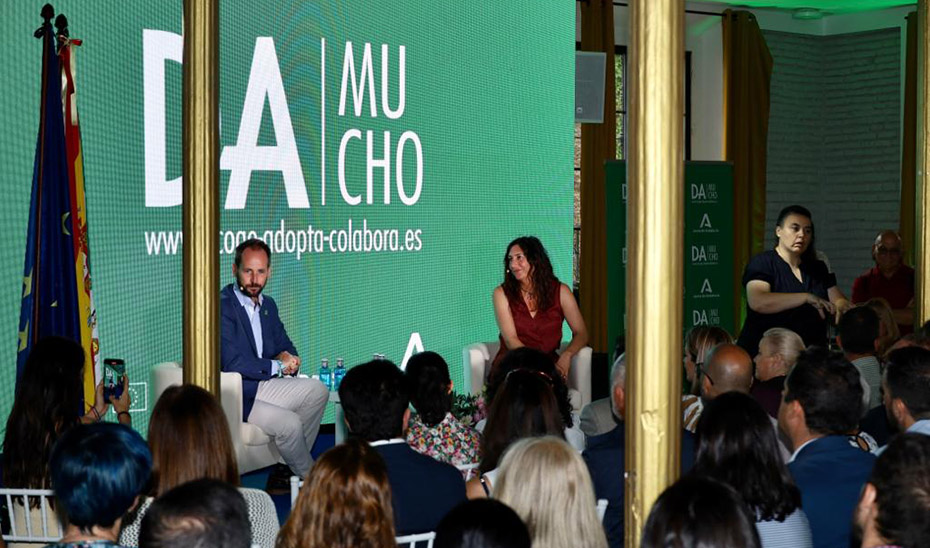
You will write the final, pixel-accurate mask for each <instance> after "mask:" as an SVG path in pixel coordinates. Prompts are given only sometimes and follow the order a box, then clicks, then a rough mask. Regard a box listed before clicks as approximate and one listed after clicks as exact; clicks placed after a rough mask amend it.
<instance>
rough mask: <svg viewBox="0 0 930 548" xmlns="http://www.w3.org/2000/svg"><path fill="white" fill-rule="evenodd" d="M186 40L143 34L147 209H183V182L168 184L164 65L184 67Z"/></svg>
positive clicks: (153, 32)
mask: <svg viewBox="0 0 930 548" xmlns="http://www.w3.org/2000/svg"><path fill="white" fill-rule="evenodd" d="M183 55H184V39H183V38H181V35H180V34H175V33H173V32H165V31H162V30H150V29H143V30H142V97H143V101H142V102H143V104H144V118H143V120H144V123H145V138H144V140H145V207H172V206H177V205H181V200H182V190H181V178H180V177H177V178H175V179H172V180H170V181H168V180H167V179H166V177H167V173H166V171H167V169H168V165H167V160H166V159H165V155H166V153H167V147H166V146H165V65H166V64H167V62H168V61H174V62H176V63H179V64H180V63H181V60H182V58H183Z"/></svg>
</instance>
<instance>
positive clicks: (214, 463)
mask: <svg viewBox="0 0 930 548" xmlns="http://www.w3.org/2000/svg"><path fill="white" fill-rule="evenodd" d="M149 446H150V447H151V448H152V457H153V464H154V465H153V469H152V484H151V490H150V492H149V493H148V494H149V498H147V499H146V500H145V501H144V502H143V503H142V505H141V506H140V508H139V512H138V516H137V517H136V519H135V520H133V521H132V522H130V523H128V524H127V525H126V527H125V528H124V529H123V532H122V533H121V534H120V542H121V543H122V544H123V545H125V546H136V545H137V544H138V537H139V527H140V525H141V523H142V518H143V516H144V515H145V514H146V512H147V511H148V509H149V506H150V505H151V504H152V497H155V498H157V497H160V496H162V495H163V494H164V493H166V492H168V491H169V490H171V489H173V488H175V487H177V486H178V485H181V484H183V483H187V482H190V481H193V480H198V479H202V478H208V479H215V480H219V481H225V482H227V483H229V484H230V485H233V486H239V468H238V466H237V464H236V453H235V450H234V449H233V445H232V438H231V437H230V434H229V423H228V422H227V420H226V415H225V414H223V408H222V407H220V404H219V403H218V402H217V401H216V398H214V397H213V395H211V394H210V393H209V392H207V391H206V390H204V389H203V388H200V387H197V386H194V385H191V384H185V385H181V386H172V387H169V388H168V389H167V390H165V391H164V392H163V393H162V395H161V397H160V398H158V402H157V403H156V404H155V408H154V409H153V410H152V416H151V418H150V420H149ZM239 491H240V492H241V493H242V496H243V497H244V498H245V501H246V504H247V506H248V511H249V520H250V522H251V524H252V527H251V530H252V544H256V545H258V546H260V547H262V548H271V547H272V546H274V541H275V537H276V536H277V534H278V514H277V511H276V510H275V507H274V502H272V500H271V497H269V496H268V493H266V492H264V491H261V490H258V489H244V488H243V489H240V490H239Z"/></svg>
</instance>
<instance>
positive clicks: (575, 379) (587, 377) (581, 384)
mask: <svg viewBox="0 0 930 548" xmlns="http://www.w3.org/2000/svg"><path fill="white" fill-rule="evenodd" d="M567 346H568V343H567V342H563V343H562V346H561V348H559V352H562V351H564V350H565V348H566V347H567ZM499 349H500V342H499V341H494V342H483V343H474V344H470V345H468V346H466V347H465V348H464V349H463V350H462V361H463V365H464V371H465V386H463V387H462V388H463V389H464V391H465V392H467V393H470V394H477V393H478V392H480V391H481V387H482V386H484V383H485V381H487V378H488V373H489V372H490V370H491V362H493V361H494V356H496V355H497V351H498V350H499ZM568 394H569V397H570V398H571V401H572V409H573V410H574V411H575V412H576V413H580V412H581V408H582V407H584V406H585V405H587V404H589V403H591V347H590V346H586V347H584V348H582V349H581V350H579V351H578V353H577V354H575V355H574V356H572V368H571V371H569V373H568Z"/></svg>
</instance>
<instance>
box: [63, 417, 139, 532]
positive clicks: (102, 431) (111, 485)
mask: <svg viewBox="0 0 930 548" xmlns="http://www.w3.org/2000/svg"><path fill="white" fill-rule="evenodd" d="M49 468H50V469H51V471H52V488H53V489H54V490H55V500H56V501H57V504H56V505H55V506H56V509H57V510H58V517H59V519H61V522H62V524H64V528H65V532H64V537H62V539H61V541H59V542H58V543H55V544H51V545H50V547H54V548H89V547H94V548H108V547H115V546H118V544H117V543H116V540H117V536H118V535H119V528H120V525H121V524H122V519H123V516H124V515H125V514H126V512H127V511H129V510H130V509H131V508H132V507H134V506H135V505H136V504H137V502H138V498H139V493H140V492H141V491H142V489H143V488H145V484H146V482H147V481H148V480H149V475H150V474H151V471H152V454H151V453H150V452H149V448H148V446H147V445H146V444H145V440H143V439H142V436H140V435H139V434H137V433H136V432H135V431H134V430H133V429H131V428H129V427H126V426H123V425H120V424H112V423H99V424H89V425H80V426H75V427H74V428H71V429H70V430H68V431H67V432H65V433H64V435H62V436H61V439H59V440H58V443H57V444H55V448H54V450H52V455H51V459H50V461H49Z"/></svg>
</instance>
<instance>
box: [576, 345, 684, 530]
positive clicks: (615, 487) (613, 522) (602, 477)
mask: <svg viewBox="0 0 930 548" xmlns="http://www.w3.org/2000/svg"><path fill="white" fill-rule="evenodd" d="M610 381H611V386H610V399H611V404H612V406H613V414H614V415H615V416H617V417H619V418H620V420H619V422H618V424H617V425H616V426H615V427H614V429H613V430H611V431H610V432H607V433H606V434H601V435H598V436H592V437H589V438H588V443H587V449H585V451H584V453H582V456H583V457H584V460H585V463H587V465H588V471H589V472H591V480H592V481H593V482H594V493H595V495H596V496H597V498H599V499H607V514H606V515H605V516H604V529H605V531H606V533H607V542H608V543H609V544H610V548H620V547H622V546H623V471H624V466H625V464H624V438H625V434H626V430H625V428H624V423H623V416H624V414H625V412H626V389H625V382H626V360H625V359H624V357H623V356H620V357H619V358H618V359H617V360H616V361H615V362H614V365H613V368H612V369H611V372H610ZM681 435H682V438H681V470H682V473H684V472H687V471H688V470H690V469H691V466H692V465H693V464H694V435H693V434H692V433H691V432H688V431H687V430H682V434H681Z"/></svg>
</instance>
